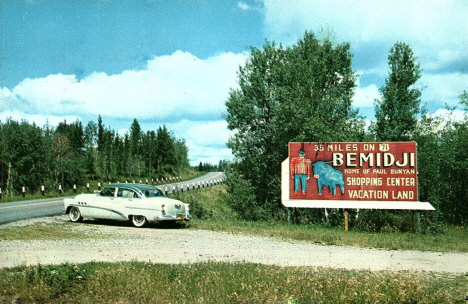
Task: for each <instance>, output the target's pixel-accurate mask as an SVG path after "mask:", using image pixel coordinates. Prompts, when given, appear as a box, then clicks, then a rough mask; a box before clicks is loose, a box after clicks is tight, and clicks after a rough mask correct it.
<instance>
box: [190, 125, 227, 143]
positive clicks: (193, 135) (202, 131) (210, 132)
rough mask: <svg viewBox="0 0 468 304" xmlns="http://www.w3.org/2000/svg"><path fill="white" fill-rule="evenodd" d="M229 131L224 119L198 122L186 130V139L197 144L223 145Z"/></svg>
mask: <svg viewBox="0 0 468 304" xmlns="http://www.w3.org/2000/svg"><path fill="white" fill-rule="evenodd" d="M230 134H231V132H230V131H229V130H228V129H227V122H226V121H224V120H220V121H213V122H207V123H205V124H198V125H195V126H194V127H192V128H190V129H189V130H187V138H186V139H187V141H193V142H196V143H197V144H198V145H203V146H212V147H217V146H219V145H220V144H221V145H224V144H225V143H226V142H227V141H228V139H229V136H230Z"/></svg>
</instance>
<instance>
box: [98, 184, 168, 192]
mask: <svg viewBox="0 0 468 304" xmlns="http://www.w3.org/2000/svg"><path fill="white" fill-rule="evenodd" d="M106 187H113V188H128V189H133V190H136V191H145V190H155V189H159V188H158V187H156V186H152V185H147V184H129V183H113V184H109V185H106Z"/></svg>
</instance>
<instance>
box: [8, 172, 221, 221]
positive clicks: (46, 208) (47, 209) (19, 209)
mask: <svg viewBox="0 0 468 304" xmlns="http://www.w3.org/2000/svg"><path fill="white" fill-rule="evenodd" d="M224 177H225V175H224V173H222V172H210V173H207V174H205V175H202V176H200V177H197V178H194V179H192V180H188V181H182V182H178V183H170V184H160V185H157V187H158V188H160V189H161V190H162V191H165V190H166V187H167V190H168V191H169V193H171V192H172V189H173V186H175V187H176V188H177V189H178V190H179V191H180V187H181V186H182V187H183V188H184V191H186V190H187V185H190V189H192V188H193V185H194V184H195V186H196V187H197V188H198V183H200V185H201V186H202V185H203V183H204V185H205V186H206V185H207V184H208V183H212V182H214V181H216V180H219V179H224ZM96 190H97V189H96ZM64 198H65V197H59V198H50V199H39V200H29V201H18V202H12V203H3V204H0V225H1V224H6V223H10V222H15V221H19V220H24V219H30V218H38V217H46V216H55V215H59V214H62V213H63V199H64Z"/></svg>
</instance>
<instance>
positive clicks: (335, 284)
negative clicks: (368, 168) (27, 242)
mask: <svg viewBox="0 0 468 304" xmlns="http://www.w3.org/2000/svg"><path fill="white" fill-rule="evenodd" d="M225 195H226V189H225V186H224V185H217V186H213V187H209V188H205V189H203V190H197V191H189V192H183V193H177V194H175V195H171V197H174V198H179V199H182V200H183V201H184V202H186V203H190V204H191V205H192V206H191V207H192V214H193V215H196V216H195V217H194V219H193V220H192V221H191V222H189V223H186V224H185V227H184V226H182V229H208V230H213V231H224V232H229V233H241V234H247V235H255V236H265V237H274V238H279V239H284V240H297V241H306V242H314V243H321V244H333V245H353V246H361V247H373V248H386V249H411V250H424V251H460V252H468V249H467V244H466V243H467V242H466V239H467V236H468V235H467V231H466V229H464V228H461V227H459V229H457V228H455V227H446V228H445V230H444V234H441V235H418V234H414V233H394V232H393V233H367V232H360V231H348V232H346V231H344V230H343V229H342V228H330V227H325V226H320V225H288V224H285V223H278V222H274V221H271V222H246V221H242V220H239V219H237V217H236V214H235V212H233V211H232V210H231V209H230V208H229V206H227V205H226V203H225ZM76 225H77V224H76V223H70V222H52V223H41V222H39V223H36V224H34V225H30V226H24V227H8V228H2V229H0V240H17V239H19V240H23V239H31V240H32V239H34V240H44V239H65V238H71V237H78V238H101V237H105V236H103V235H102V234H101V233H99V227H96V228H94V224H93V223H92V224H91V226H92V227H93V229H92V230H91V231H90V233H89V234H83V233H80V232H77V230H76V229H74V227H75V226H76ZM132 229H137V228H132ZM154 229H160V227H159V228H157V227H155V228H154ZM467 299H468V273H467V274H457V275H454V274H445V273H432V272H413V271H375V272H372V271H356V270H344V269H328V268H315V267H280V266H274V265H259V264H253V263H240V262H238V263H225V262H206V263H194V264H169V265H168V264H152V263H142V262H122V263H97V262H91V263H86V264H80V265H73V264H62V265H56V266H54V265H36V266H21V267H15V268H3V269H0V303H288V304H302V303H466V300H467Z"/></svg>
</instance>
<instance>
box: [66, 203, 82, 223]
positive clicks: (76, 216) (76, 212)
mask: <svg viewBox="0 0 468 304" xmlns="http://www.w3.org/2000/svg"><path fill="white" fill-rule="evenodd" d="M68 216H69V217H70V221H72V222H79V221H81V220H83V217H82V216H81V211H80V209H79V208H78V207H71V209H70V212H68Z"/></svg>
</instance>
